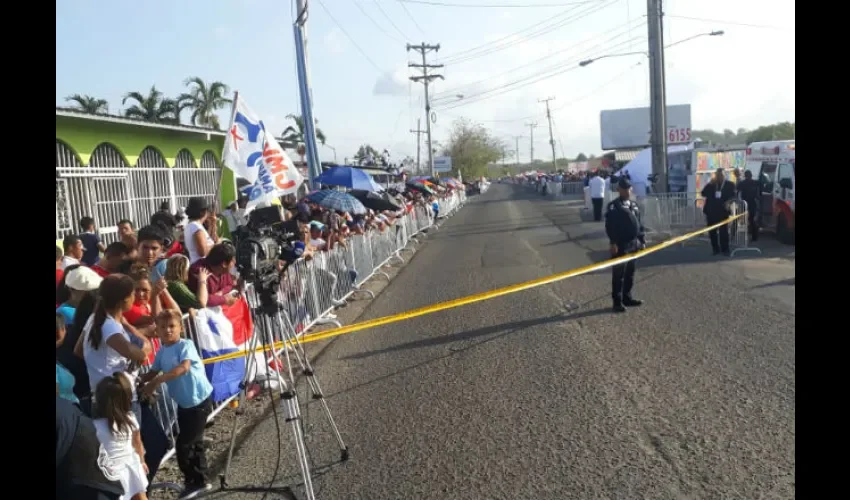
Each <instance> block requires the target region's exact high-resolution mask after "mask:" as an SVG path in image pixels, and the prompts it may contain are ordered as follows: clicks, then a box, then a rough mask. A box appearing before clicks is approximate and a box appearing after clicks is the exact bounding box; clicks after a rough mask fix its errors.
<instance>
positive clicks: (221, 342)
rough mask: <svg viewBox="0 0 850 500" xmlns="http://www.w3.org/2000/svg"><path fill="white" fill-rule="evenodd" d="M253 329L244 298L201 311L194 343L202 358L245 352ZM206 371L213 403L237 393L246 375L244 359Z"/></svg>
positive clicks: (216, 365)
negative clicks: (198, 347) (231, 303)
mask: <svg viewBox="0 0 850 500" xmlns="http://www.w3.org/2000/svg"><path fill="white" fill-rule="evenodd" d="M253 330H254V325H253V322H252V321H251V312H250V310H249V308H248V303H247V302H245V299H242V300H239V301H238V302H236V303H235V304H233V305H232V306H222V307H213V308H206V309H200V310H198V312H197V315H196V317H195V331H196V334H197V341H198V345H199V346H200V348H201V357H202V358H204V359H206V358H212V357H215V356H221V355H222V354H230V353H233V352H237V351H244V350H245V349H247V348H248V341H249V339H250V337H251V335H252V333H253ZM206 370H207V378H208V379H209V381H210V384H212V386H213V394H212V397H213V401H216V402H218V401H222V400H225V399H227V398H229V397H230V396H234V395H236V394H238V393H239V383H240V382H242V379H243V377H244V376H245V358H236V359H229V360H226V361H219V362H218V363H212V364H209V365H206Z"/></svg>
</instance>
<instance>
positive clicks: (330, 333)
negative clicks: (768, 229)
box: [204, 212, 747, 364]
mask: <svg viewBox="0 0 850 500" xmlns="http://www.w3.org/2000/svg"><path fill="white" fill-rule="evenodd" d="M746 214H747V213H746V212H744V213H741V214H738V215H735V216H732V217H729V218H728V219H726V220H724V221H723V222H718V223H717V224H714V225H712V226H707V227H704V228H702V229H699V230H697V231H693V232H691V233H687V234H684V235H682V236H676V237H674V238H671V239H669V240H667V241H664V242H662V243H659V244H657V245H653V246H651V247H648V248H645V249H643V250H639V251H637V252H635V253H630V254H628V255H624V256H622V257H617V258H614V259H609V260H606V261H603V262H597V263H596V264H590V265H587V266H583V267H579V268H577V269H571V270H569V271H564V272H562V273H558V274H553V275H551V276H544V277H543V278H537V279H534V280H531V281H525V282H522V283H517V284H516V285H509V286H506V287H502V288H497V289H495V290H490V291H489V292H482V293H476V294H475V295H468V296H466V297H461V298H459V299H454V300H449V301H446V302H439V303H437V304H432V305H430V306H425V307H420V308H418V309H412V310H410V311H405V312H402V313H398V314H393V315H391V316H384V317H382V318H376V319H370V320H368V321H361V322H360V323H355V324H353V325H348V326H343V327H340V328H332V329H330V330H325V331H322V332H318V333H313V334H309V335H305V336H303V337H301V339H300V340H299V342H300V343H301V344H307V343H309V342H317V341H319V340H325V339H329V338H332V337H339V336H340V335H345V334H348V333H354V332H359V331H362V330H366V329H369V328H375V327H377V326H384V325H389V324H391V323H397V322H399V321H404V320H407V319H412V318H417V317H419V316H425V315H426V314H432V313H435V312H438V311H445V310H446V309H454V308H456V307H460V306H465V305H468V304H474V303H476V302H482V301H485V300H490V299H495V298H496V297H502V296H504V295H510V294H512V293H516V292H521V291H523V290H529V289H531V288H537V287H539V286H543V285H548V284H550V283H555V282H557V281H561V280H565V279H567V278H574V277H576V276H581V275H583V274H588V273H592V272H594V271H599V270H602V269H607V268H609V267H612V266H616V265H617V264H623V263H625V262H629V261H631V260H635V259H639V258H641V257H645V256H647V255H649V254H651V253H655V252H657V251H659V250H663V249H665V248H669V247H671V246H673V245H676V244H678V243H682V242H684V241H687V240H689V239H691V238H693V237H694V236H699V235H701V234H705V233H707V232H709V231H711V230H713V229H717V228H719V227H720V226H723V225H725V224H729V223H730V222H732V221H734V220H736V219H738V218H740V217H743V216H745V215H746ZM289 344H290V342H286V341H281V342H275V344H274V350H275V351H279V350H280V349H283V348H284V347H289ZM271 348H272V347H271V346H266V347H258V348H257V349H255V350H254V352H258V353H259V352H263V351H264V350H270V349H271ZM248 354H249V352H248V351H237V352H233V353H230V354H222V355H221V356H215V357H212V358H207V359H205V360H204V364H211V363H218V362H219V361H226V360H229V359H236V358H241V357H244V356H247V355H248Z"/></svg>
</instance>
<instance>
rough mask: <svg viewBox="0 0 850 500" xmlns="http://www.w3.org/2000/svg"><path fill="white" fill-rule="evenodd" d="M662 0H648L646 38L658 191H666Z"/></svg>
mask: <svg viewBox="0 0 850 500" xmlns="http://www.w3.org/2000/svg"><path fill="white" fill-rule="evenodd" d="M661 2H662V0H647V2H646V20H647V27H648V38H649V87H650V141H649V143H650V146H651V147H652V173H653V174H654V175H657V176H658V182H657V184H656V185H657V186H658V188H657V189H658V191H660V192H665V193H666V192H667V191H668V190H669V189H668V184H667V95H666V89H665V82H664V80H665V79H664V28H663V19H662V18H663V17H664V12H663V10H662V6H661Z"/></svg>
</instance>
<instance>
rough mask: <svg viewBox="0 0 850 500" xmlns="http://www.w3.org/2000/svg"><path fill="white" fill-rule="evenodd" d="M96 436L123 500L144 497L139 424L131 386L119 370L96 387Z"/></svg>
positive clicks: (144, 468)
mask: <svg viewBox="0 0 850 500" xmlns="http://www.w3.org/2000/svg"><path fill="white" fill-rule="evenodd" d="M95 399H96V400H97V405H96V408H95V413H96V416H97V417H98V418H97V419H95V420H94V421H93V422H94V428H95V431H96V432H97V439H98V440H99V441H100V444H101V445H103V449H104V450H105V451H106V454H107V456H108V457H109V463H108V464H107V465H106V467H107V468H108V469H109V470H110V472H111V474H109V476H111V477H118V478H119V480H120V481H121V486H123V487H124V495H123V496H122V497H121V499H122V500H147V498H148V496H147V493H146V491H147V489H148V477H147V474H148V468H147V466H146V465H145V458H144V457H145V448H144V445H142V436H141V434H140V433H139V423H138V422H137V421H136V417H135V415H133V388H132V386H131V385H130V378H129V377H127V376H126V375H124V374H123V373H121V372H116V373H115V374H113V375H112V376H111V377H106V378H104V379H103V380H101V381H100V383H99V384H97V388H96V389H95Z"/></svg>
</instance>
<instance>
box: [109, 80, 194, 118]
mask: <svg viewBox="0 0 850 500" xmlns="http://www.w3.org/2000/svg"><path fill="white" fill-rule="evenodd" d="M129 99H132V100H134V101H136V104H133V105H132V106H130V107H129V108H127V109H125V110H124V116H126V117H127V118H134V119H136V120H144V121H146V122H154V123H168V124H172V125H178V124H179V123H180V108H179V106H178V105H177V101H176V100H174V99H169V98H167V97H163V94H162V92H160V91H159V90H157V89H156V86H155V85H154V86H152V87H151V89H150V92H149V93H148V95H143V94H141V93H140V92H127V94H125V95H124V100H122V101H121V104H127V100H129Z"/></svg>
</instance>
